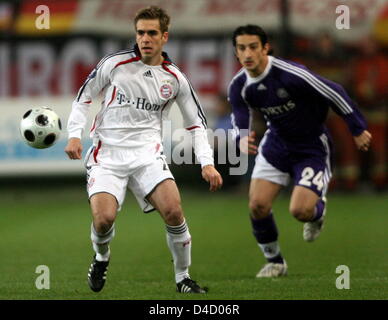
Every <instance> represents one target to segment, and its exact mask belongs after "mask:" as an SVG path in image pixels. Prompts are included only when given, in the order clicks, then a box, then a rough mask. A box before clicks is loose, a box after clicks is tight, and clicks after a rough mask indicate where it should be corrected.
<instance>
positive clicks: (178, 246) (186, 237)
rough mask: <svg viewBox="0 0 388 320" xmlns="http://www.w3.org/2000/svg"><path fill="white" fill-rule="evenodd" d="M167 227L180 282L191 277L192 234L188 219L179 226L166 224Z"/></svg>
mask: <svg viewBox="0 0 388 320" xmlns="http://www.w3.org/2000/svg"><path fill="white" fill-rule="evenodd" d="M166 229H167V244H168V247H169V248H170V251H171V254H172V258H173V261H174V271H175V282H176V283H178V282H181V281H182V280H183V279H184V278H188V277H190V275H189V267H190V265H191V235H190V232H189V228H188V226H187V224H186V221H184V222H183V223H182V224H181V225H179V226H169V225H166Z"/></svg>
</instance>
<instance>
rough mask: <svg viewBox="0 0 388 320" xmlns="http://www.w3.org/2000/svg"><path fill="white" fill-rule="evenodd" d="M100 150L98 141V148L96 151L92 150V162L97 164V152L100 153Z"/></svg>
mask: <svg viewBox="0 0 388 320" xmlns="http://www.w3.org/2000/svg"><path fill="white" fill-rule="evenodd" d="M100 149H101V140H100V141H98V146H97V148H96V149H94V152H93V158H94V162H95V163H97V155H98V152H99V151H100Z"/></svg>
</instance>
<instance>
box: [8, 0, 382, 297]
mask: <svg viewBox="0 0 388 320" xmlns="http://www.w3.org/2000/svg"><path fill="white" fill-rule="evenodd" d="M151 4H155V5H160V6H161V7H163V8H165V9H166V10H167V11H168V12H169V14H170V15H171V17H172V24H171V29H170V40H169V43H168V45H167V46H166V48H165V50H166V51H167V52H168V53H169V55H170V57H171V58H172V60H173V61H174V62H175V63H176V64H177V65H179V66H180V67H181V69H182V70H183V71H184V72H185V73H186V74H187V75H188V77H189V79H190V80H191V82H192V84H193V86H194V88H195V89H196V90H197V92H198V94H199V96H200V99H201V102H202V105H203V107H204V109H205V112H206V114H207V116H208V122H209V125H210V127H211V128H213V129H216V128H221V129H228V128H230V127H231V124H230V121H229V112H230V107H229V105H228V103H227V102H226V101H225V95H226V91H227V86H228V84H229V81H230V80H231V79H232V77H233V75H234V73H235V72H236V71H237V70H238V69H239V64H238V63H237V61H236V59H235V57H234V54H233V47H232V43H231V33H232V31H233V30H234V28H235V27H236V26H238V25H241V24H247V23H254V24H259V25H261V26H262V27H263V28H264V29H265V30H267V31H268V33H269V34H270V38H271V44H272V47H273V49H274V54H275V55H279V56H281V57H284V58H289V59H292V60H296V61H299V62H301V63H303V64H305V65H306V66H308V67H309V68H311V69H312V70H314V71H316V72H317V73H319V74H321V75H323V76H325V77H327V78H329V79H331V80H334V81H336V82H339V83H341V84H342V85H343V86H344V87H345V88H346V89H347V91H348V92H349V94H350V95H351V97H352V98H353V99H354V100H356V101H357V102H358V104H359V107H360V109H361V110H362V112H363V113H364V115H365V116H366V117H367V119H368V123H369V129H370V131H371V133H372V134H373V137H374V140H373V143H372V147H371V150H370V152H368V153H366V154H360V153H359V152H358V151H357V150H356V149H355V147H354V144H353V142H352V137H351V136H350V134H349V132H348V130H347V128H346V127H345V125H344V123H343V122H342V120H341V119H340V118H339V117H338V116H336V115H334V114H330V116H329V118H328V122H327V124H328V126H329V128H330V131H331V134H332V135H333V138H334V142H335V148H336V156H335V171H334V178H333V182H332V185H331V190H330V193H331V194H330V195H332V199H333V201H332V202H331V203H332V204H331V206H332V207H331V208H330V207H329V208H330V209H329V210H331V211H330V213H329V214H330V215H331V214H332V217H329V224H328V226H327V230H326V234H323V235H322V240H321V242H320V243H319V244H317V247H316V248H317V249H311V246H308V247H309V248H305V247H304V246H306V245H305V244H303V243H302V241H301V240H300V239H299V238H301V235H300V234H299V233H301V230H300V228H299V227H300V225H299V224H297V223H296V222H295V221H293V220H292V219H291V218H290V217H289V215H288V214H287V201H288V198H287V195H288V190H286V191H285V192H284V194H282V195H281V198H280V199H279V202H278V204H277V206H278V207H277V210H279V211H283V212H280V213H279V228H280V232H281V239H280V241H281V245H282V240H283V241H284V242H285V244H284V246H285V247H286V249H287V250H289V254H288V253H287V252H285V255H286V257H287V256H288V255H289V256H290V258H289V264H290V266H291V267H292V268H290V272H291V275H290V277H289V278H288V279H287V280H284V282H282V283H279V282H266V281H264V282H262V283H258V284H257V287H256V288H254V289H252V284H251V282H250V279H251V277H252V276H253V275H254V274H255V272H256V271H257V270H258V268H259V266H260V264H262V263H264V260H263V259H262V258H261V254H260V253H259V252H258V249H257V248H256V245H255V243H254V241H253V237H252V236H251V235H250V230H249V225H248V224H249V221H248V218H247V210H248V209H247V188H248V182H249V176H230V175H229V174H228V165H221V166H219V168H220V171H222V173H223V175H224V179H225V188H224V190H222V191H221V192H219V193H218V194H217V195H209V194H208V193H205V192H206V189H207V187H206V184H205V183H204V182H202V181H201V178H200V170H199V168H198V166H192V165H179V166H177V165H174V164H172V165H171V166H172V171H173V173H174V175H175V177H176V179H177V182H178V184H179V186H180V189H181V192H182V195H183V206H184V208H185V210H186V215H187V216H188V220H189V221H191V225H192V234H193V236H194V237H195V241H196V242H194V252H193V255H194V264H193V269H194V270H196V271H193V273H194V274H195V273H196V274H198V275H199V277H200V279H202V278H203V279H205V280H206V281H208V282H210V284H212V285H213V287H214V291H213V292H217V289H219V291H220V292H221V291H222V294H221V293H219V294H218V295H217V294H215V295H211V296H210V297H211V298H214V299H217V298H220V299H283V298H284V299H304V298H307V299H309V298H314V299H320V298H324V299H333V298H334V299H336V298H339V299H351V298H356V299H357V298H365V299H387V298H388V294H387V292H388V275H387V270H388V254H387V250H386V249H387V245H388V232H387V229H388V228H387V225H388V217H387V213H388V194H387V171H388V170H387V166H388V160H387V156H388V155H387V149H388V148H387V147H388V142H387V135H388V129H387V123H388V116H387V106H388V101H387V87H388V55H387V52H388V1H387V0H348V1H340V0H321V1H308V0H271V1H268V0H195V1H190V0H168V1H162V0H159V1H157V0H155V1H153V0H147V1H144V0H110V1H105V0H51V1H48V0H36V1H35V0H24V1H23V0H20V1H1V2H0V110H1V113H0V114H1V116H0V230H2V233H3V236H4V237H3V240H2V244H1V245H0V248H1V250H0V251H1V252H2V257H3V258H4V260H3V261H4V262H2V263H1V265H0V271H1V274H2V275H4V276H5V277H6V278H7V274H9V275H10V276H9V277H8V278H7V280H6V281H5V282H2V283H0V288H1V287H2V286H3V288H2V290H0V299H34V298H54V299H62V298H68V299H71V298H74V299H77V298H83V299H91V298H93V297H94V298H95V297H96V296H95V295H94V296H93V295H92V294H91V293H89V292H88V290H89V289H88V288H87V287H86V282H85V281H84V280H85V279H84V278H85V276H86V268H87V266H88V264H89V260H90V257H91V248H90V243H89V223H90V216H89V214H88V211H89V209H88V205H87V202H86V193H85V191H84V169H83V166H82V164H81V163H80V162H79V161H70V160H67V159H66V156H65V154H64V152H63V149H64V147H65V144H66V132H65V131H63V135H62V137H61V139H60V141H59V142H58V143H57V144H56V145H55V146H54V147H52V148H49V149H46V150H34V149H32V148H29V147H27V146H26V145H25V144H24V143H23V142H22V140H21V138H20V133H19V123H20V119H21V117H22V115H23V114H24V112H25V111H27V110H28V108H31V107H34V106H48V107H51V108H53V109H54V110H55V111H56V112H57V113H58V114H59V115H60V117H61V119H62V122H63V123H64V124H65V123H66V121H67V117H68V115H69V112H70V108H71V103H72V100H73V99H74V97H75V95H76V93H77V91H78V89H79V88H80V86H81V85H82V83H83V82H84V80H85V78H86V77H87V75H88V74H89V72H90V71H91V70H92V68H93V67H94V66H95V65H96V64H97V62H98V61H99V60H100V59H101V58H102V57H103V56H104V55H106V54H109V53H112V52H114V51H116V50H119V49H124V48H128V47H131V46H132V45H133V44H134V32H133V25H132V18H133V16H134V14H135V13H136V11H137V10H138V9H140V8H142V7H144V6H145V5H151ZM39 5H47V6H48V7H49V9H50V28H49V29H47V30H46V29H41V30H40V29H37V28H36V26H35V22H36V19H37V17H38V16H39V14H38V13H36V8H37V7H38V6H39ZM340 5H346V6H347V7H348V8H349V12H350V29H337V28H336V20H337V19H338V17H339V16H340V13H336V8H337V7H338V6H340ZM97 110H98V103H97V102H94V103H93V106H92V114H93V112H94V113H95V112H97ZM177 111H178V110H176V109H175V110H174V109H173V110H172V111H171V118H172V121H173V122H172V123H173V129H174V128H178V127H180V125H181V119H180V115H179V112H177ZM91 118H92V117H91ZM88 144H89V141H88V137H87V134H85V140H84V149H87V146H88ZM330 195H329V196H330ZM329 199H331V198H329ZM185 201H186V202H185ZM126 203H127V207H126V208H125V209H124V210H123V212H124V213H125V214H121V215H120V217H119V218H120V219H121V221H122V222H121V223H122V225H123V226H122V227H121V231H122V233H121V235H120V234H118V235H117V239H116V240H115V241H116V243H117V245H116V244H115V243H113V244H112V245H113V246H114V248H115V249H114V250H116V252H117V258H115V262H116V261H117V264H119V262H122V264H120V265H116V268H117V269H116V272H117V273H114V272H115V271H114V269H113V268H114V267H113V266H112V273H113V274H112V276H111V277H112V279H110V281H111V282H113V283H115V285H116V286H115V287H114V285H113V284H112V285H111V290H112V291H110V292H111V295H110V294H109V286H107V290H106V291H108V292H107V293H103V295H100V296H97V298H101V297H103V298H115V299H120V298H131V299H136V298H139V299H170V298H171V299H178V298H180V297H179V296H177V295H174V294H170V293H169V292H170V291H171V290H172V291H173V290H174V288H173V287H168V286H169V285H170V284H171V283H170V282H171V281H170V279H169V277H171V275H170V273H171V270H172V269H171V265H170V264H169V259H168V258H166V257H167V256H168V251H167V248H166V246H165V244H164V242H163V241H160V240H163V239H164V238H163V230H162V229H163V228H162V224H161V221H160V219H159V220H158V218H156V215H153V216H152V217H149V216H144V215H140V214H139V212H140V210H139V209H138V208H137V206H136V203H134V201H133V199H132V197H131V196H130V195H129V196H128V199H127V201H126ZM205 203H206V204H208V203H209V206H207V208H205ZM128 211H131V212H130V213H129V214H127V212H128ZM332 211H333V213H331V212H332ZM154 217H155V218H154ZM330 219H331V220H330ZM220 221H222V222H221V223H220ZM143 222H144V224H143ZM211 225H219V227H220V230H219V231H217V232H219V233H218V234H215V235H214V234H212V233H211V230H212V229H211V228H209V226H211ZM361 225H362V226H363V228H361V227H360V226H361ZM232 226H233V228H236V230H235V232H233V234H232V235H231V234H230V231H229V232H228V230H230V229H231V228H232ZM119 228H120V227H119ZM128 228H129V229H128ZM297 228H299V229H297ZM125 230H127V232H125ZM128 230H131V232H132V231H133V233H130V234H129V235H128ZM136 230H143V231H144V234H138V235H137V236H136ZM344 230H346V231H347V232H346V234H344V233H343V232H344ZM119 231H120V229H119ZM69 233H70V234H73V236H70V239H69V236H68V235H69ZM150 235H151V236H150ZM325 236H326V237H327V238H326V240H325ZM297 237H298V240H297V239H296V238H297ZM328 238H329V239H328ZM155 239H158V240H157V241H159V242H161V244H160V247H159V243H158V245H156V246H155V244H153V241H154V240H155ZM219 239H227V240H226V241H224V242H222V243H221V244H217V242H218V241H219ZM209 243H212V244H214V247H216V248H217V250H220V253H217V256H213V255H212V251H208V250H210V249H209ZM341 244H342V246H341ZM134 247H136V248H134ZM144 247H147V248H150V247H152V248H156V249H155V250H150V252H152V254H153V255H151V256H150V257H148V256H147V257H144V255H143V252H144ZM318 250H321V251H320V252H323V254H324V255H326V256H324V257H322V256H321V255H320V254H319V251H318ZM74 251H76V252H77V253H76V254H75V252H74ZM128 252H130V257H131V259H132V260H131V259H129V258H128V256H126V254H127V253H128ZM73 253H74V255H72V254H73ZM231 253H232V254H231ZM237 253H238V254H237ZM242 253H244V254H242ZM245 253H246V254H245ZM115 254H116V253H115ZM234 254H236V256H234ZM330 254H332V255H330ZM70 255H72V256H71V257H70ZM306 255H307V260H310V262H309V263H307V265H308V266H307V267H306V265H304V264H303V263H302V261H305V260H306V259H305V258H306ZM347 259H349V260H347ZM66 260H72V261H73V262H74V263H73V264H72V267H70V268H66V265H64V264H65V261H66ZM293 260H294V261H296V262H293ZM130 261H135V262H136V264H137V267H136V264H132V263H131V262H130ZM236 261H243V262H244V263H242V264H238V263H237V262H236ZM298 261H299V262H298ZM376 261H378V263H377V264H378V266H376V265H375V264H376ZM224 262H225V263H226V265H227V267H226V269H225V270H223V272H225V273H224V274H222V273H221V274H220V273H217V270H219V268H220V267H217V266H220V265H222V264H223V263H224ZM128 263H129V264H130V265H131V266H130V268H128V270H125V266H126V264H128ZM293 263H294V265H293ZM347 263H348V264H351V265H352V267H353V269H352V268H351V270H354V269H355V270H356V272H355V273H356V275H359V279H358V280H356V281H359V282H356V283H355V287H352V289H353V290H351V291H352V293H351V294H348V295H346V294H345V293H344V291H340V290H337V289H336V288H335V286H334V282H335V277H336V275H335V266H337V265H340V264H347ZM39 264H47V265H49V266H53V267H52V277H53V281H57V282H53V283H55V284H57V288H58V287H61V288H63V290H62V289H52V290H49V291H50V292H49V293H47V292H42V291H39V290H37V289H36V288H35V287H34V281H35V277H36V276H37V275H36V274H34V270H35V267H36V266H37V265H39ZM152 264H155V267H157V268H161V269H160V273H159V274H158V272H155V271H154V270H153V268H152V267H151V266H152ZM316 264H318V265H319V268H317V270H318V271H317V272H318V273H314V272H312V270H311V269H313V268H316ZM325 266H327V268H325ZM120 268H121V271H123V270H124V271H123V272H128V273H130V274H131V275H133V274H139V272H140V276H138V278H137V280H136V281H137V282H135V283H131V282H130V280H129V279H126V278H125V277H124V276H123V274H120V273H118V272H119V271H118V269H120ZM228 268H229V269H228ZM306 268H309V270H306ZM370 268H374V269H373V270H370ZM222 269H223V268H222ZM293 270H295V271H293ZM357 270H358V271H357ZM361 270H369V271H368V273H367V274H364V273H362V271H361ZM55 272H56V274H58V273H60V274H61V276H57V278H55ZM293 272H294V274H295V275H294V276H292V273H293ZM357 272H359V273H357ZM158 275H162V276H163V279H162V280H163V281H161V280H160V279H159V278H158V277H156V276H158ZM304 276H305V277H304ZM166 279H167V280H168V281H167V280H166ZM302 280H303V281H302ZM114 281H116V282H114ZM142 281H143V282H142ZM147 281H149V284H151V287H152V286H155V287H157V288H159V287H160V294H155V293H154V291H152V290H150V291H147V290H146V289H144V282H147ZM201 281H202V280H201ZM304 281H305V282H304ZM75 283H76V284H75ZM231 283H232V287H233V285H235V286H236V288H238V289H236V291H235V292H232V291H231V292H229V291H228V290H226V291H225V288H224V287H222V285H225V286H226V287H227V288H229V287H230V285H231ZM248 283H249V285H247V284H248ZM357 284H358V287H357ZM72 285H74V286H75V289H74V286H72ZM108 285H109V284H108ZM315 285H316V287H315ZM53 286H54V285H53ZM126 286H127V287H126ZM128 286H133V288H135V291H136V292H138V293H139V292H140V293H139V295H136V294H134V293H129V292H130V291H131V290H129V289H128ZM163 286H167V287H168V288H167V289H166V288H164V287H163ZM283 286H284V287H283ZM119 287H124V288H122V290H123V291H120V290H119V289H118V288H119ZM162 287H163V289H162ZM53 288H54V287H53ZM246 288H249V290H247V289H246ZM284 288H287V289H288V290H283V289H284ZM143 289H144V290H143ZM123 292H125V293H123ZM104 294H105V296H104Z"/></svg>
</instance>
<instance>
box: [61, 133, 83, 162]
mask: <svg viewBox="0 0 388 320" xmlns="http://www.w3.org/2000/svg"><path fill="white" fill-rule="evenodd" d="M65 152H66V153H67V155H68V156H69V158H70V159H72V160H76V159H82V143H81V139H79V138H70V139H69V141H68V142H67V146H66V148H65Z"/></svg>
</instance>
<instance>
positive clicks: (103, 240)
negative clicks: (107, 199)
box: [90, 223, 115, 261]
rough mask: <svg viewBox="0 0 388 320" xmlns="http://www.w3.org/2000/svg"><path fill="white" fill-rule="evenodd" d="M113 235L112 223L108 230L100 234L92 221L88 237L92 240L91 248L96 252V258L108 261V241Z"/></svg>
mask: <svg viewBox="0 0 388 320" xmlns="http://www.w3.org/2000/svg"><path fill="white" fill-rule="evenodd" d="M114 235H115V228H114V224H113V225H112V227H111V228H110V229H109V231H108V232H106V233H104V234H100V233H98V232H97V231H96V229H94V225H93V223H92V226H91V234H90V238H91V240H92V245H93V250H94V252H95V253H96V260H98V261H108V260H109V257H110V249H109V243H110V241H111V240H112V239H113V237H114Z"/></svg>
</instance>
